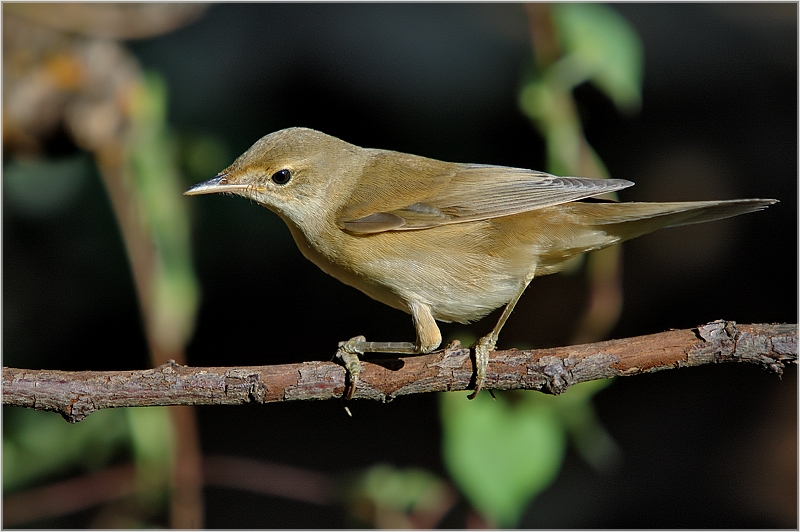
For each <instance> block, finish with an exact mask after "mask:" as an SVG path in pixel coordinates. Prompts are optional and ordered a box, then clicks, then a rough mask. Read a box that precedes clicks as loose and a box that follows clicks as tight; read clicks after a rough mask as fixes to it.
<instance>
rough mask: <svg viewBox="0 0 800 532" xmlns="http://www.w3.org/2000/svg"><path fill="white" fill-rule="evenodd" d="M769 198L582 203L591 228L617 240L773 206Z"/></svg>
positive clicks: (773, 201) (775, 201)
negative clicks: (608, 234)
mask: <svg viewBox="0 0 800 532" xmlns="http://www.w3.org/2000/svg"><path fill="white" fill-rule="evenodd" d="M777 201H778V200H773V199H740V200H722V201H687V202H675V203H637V202H631V203H586V204H584V205H585V207H586V208H587V210H588V211H590V212H591V216H588V217H587V218H585V219H586V220H591V224H590V225H592V226H595V227H597V228H598V229H602V230H603V231H606V232H607V233H610V234H613V235H615V236H616V237H618V238H619V241H621V240H628V239H631V238H635V237H637V236H641V235H644V234H647V233H650V232H652V231H655V230H657V229H661V228H663V227H678V226H681V225H690V224H697V223H702V222H711V221H714V220H722V219H723V218H730V217H731V216H737V215H739V214H745V213H748V212H754V211H760V210H762V209H766V208H767V207H768V206H770V205H772V204H774V203H777Z"/></svg>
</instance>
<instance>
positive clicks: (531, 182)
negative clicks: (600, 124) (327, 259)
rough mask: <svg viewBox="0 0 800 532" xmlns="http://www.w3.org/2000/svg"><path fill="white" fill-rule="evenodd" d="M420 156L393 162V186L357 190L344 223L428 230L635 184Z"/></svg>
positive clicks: (360, 229) (367, 229) (361, 229)
mask: <svg viewBox="0 0 800 532" xmlns="http://www.w3.org/2000/svg"><path fill="white" fill-rule="evenodd" d="M415 159H417V160H414V161H413V162H414V163H415V164H414V165H411V166H410V167H409V166H402V167H401V166H400V165H393V166H395V168H394V170H395V171H396V172H397V173H398V175H397V177H398V179H397V186H396V187H394V188H393V189H392V190H388V191H381V193H374V192H373V191H370V192H371V193H370V192H365V191H363V190H362V191H359V190H356V191H355V193H354V195H353V201H352V202H351V205H353V207H351V208H345V209H343V210H342V211H341V213H340V216H339V225H340V227H342V228H343V229H345V230H347V231H350V232H353V233H375V232H382V231H404V230H413V229H425V228H429V227H435V226H438V225H445V224H455V223H463V222H469V221H475V220H485V219H488V218H498V217H501V216H509V215H513V214H519V213H523V212H527V211H532V210H535V209H541V208H543V207H548V206H552V205H559V204H562V203H567V202H570V201H576V200H580V199H584V198H588V197H592V196H597V195H599V194H605V193H607V192H613V191H616V190H621V189H623V188H626V187H629V186H631V185H633V183H632V182H630V181H626V180H624V179H590V178H584V177H557V176H553V175H550V174H547V173H544V172H537V171H535V170H525V169H521V168H509V167H505V166H491V165H478V164H454V163H442V162H440V161H433V160H431V159H423V158H415ZM419 159H422V161H429V162H430V164H428V165H426V164H421V163H420V161H419ZM385 170H387V171H391V170H392V167H391V166H389V167H388V168H385Z"/></svg>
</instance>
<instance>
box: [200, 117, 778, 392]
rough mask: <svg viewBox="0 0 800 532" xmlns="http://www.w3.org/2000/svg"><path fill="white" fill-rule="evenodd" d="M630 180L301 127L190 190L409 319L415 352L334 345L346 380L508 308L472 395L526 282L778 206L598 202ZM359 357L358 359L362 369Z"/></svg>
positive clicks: (487, 344)
mask: <svg viewBox="0 0 800 532" xmlns="http://www.w3.org/2000/svg"><path fill="white" fill-rule="evenodd" d="M633 184H634V183H633V182H631V181H628V180H625V179H593V178H585V177H558V176H555V175H551V174H548V173H545V172H539V171H535V170H528V169H522V168H512V167H505V166H495V165H486V164H468V163H453V162H445V161H439V160H436V159H432V158H427V157H423V156H419V155H412V154H406V153H401V152H397V151H391V150H384V149H375V148H362V147H359V146H356V145H353V144H350V143H348V142H345V141H343V140H340V139H338V138H336V137H333V136H331V135H327V134H325V133H322V132H320V131H316V130H314V129H309V128H303V127H292V128H287V129H282V130H279V131H276V132H273V133H270V134H268V135H266V136H264V137H262V138H261V139H260V140H258V141H257V142H255V143H254V144H253V145H252V146H251V147H250V148H249V149H248V150H247V151H246V152H244V153H243V154H242V155H241V156H239V157H238V158H237V159H236V160H235V161H234V162H233V163H232V164H231V165H230V166H228V167H227V168H226V169H224V170H223V171H221V172H220V173H219V174H217V175H216V176H215V177H213V178H211V179H209V180H207V181H203V182H201V183H198V184H196V185H194V186H192V187H190V188H189V189H188V190H186V191H185V192H184V194H185V195H187V196H194V195H200V194H212V193H224V194H233V195H239V196H243V197H245V198H248V199H250V200H252V201H254V202H256V203H258V204H259V205H262V206H264V207H266V208H268V209H269V210H271V211H273V212H274V213H275V214H277V215H278V216H279V217H280V218H281V219H282V220H283V221H284V222H285V223H286V225H287V226H288V228H289V231H290V232H291V234H292V237H293V238H294V240H295V243H296V244H297V246H298V248H299V249H300V251H301V252H302V254H303V255H304V256H305V257H306V258H307V259H309V260H310V261H311V262H313V263H314V264H316V265H317V266H318V267H319V268H320V269H321V270H322V271H324V272H325V273H327V274H329V275H331V276H333V277H335V278H336V279H338V280H339V281H341V282H343V283H345V284H347V285H350V286H352V287H355V288H357V289H358V290H360V291H362V292H364V293H365V294H367V295H368V296H370V297H372V298H373V299H376V300H377V301H380V302H382V303H385V304H386V305H389V306H390V307H393V308H396V309H399V310H402V311H404V312H406V313H408V314H410V315H411V318H412V320H413V323H414V327H415V331H416V340H415V341H414V342H367V341H366V340H365V338H364V337H363V336H357V337H355V338H352V339H350V340H348V341H345V342H340V343H339V350H338V351H337V356H338V357H339V358H340V360H341V361H343V362H344V363H345V367H346V368H347V370H348V372H349V374H350V381H349V382H350V386H349V389H346V391H345V393H344V397H345V399H349V398H351V397H352V395H353V392H354V390H355V383H356V382H357V380H358V371H359V370H358V368H359V365H358V361H357V357H358V356H360V355H362V354H364V353H369V352H382V353H396V354H422V353H430V352H432V351H434V350H435V349H436V348H437V347H439V345H440V344H441V341H442V335H441V332H440V331H439V327H438V325H437V323H436V322H437V321H440V322H458V323H470V322H473V321H476V320H478V319H480V318H482V317H484V316H486V315H487V314H489V313H490V312H492V311H493V310H495V309H497V308H500V307H504V308H503V311H502V313H501V315H500V317H499V319H498V321H497V324H496V325H495V326H494V328H493V329H492V330H491V331H490V332H489V333H488V334H486V335H485V336H483V337H481V338H480V339H479V340H477V341H476V342H475V343H474V344H473V345H472V349H473V352H474V357H475V376H474V386H473V392H472V394H471V395H470V396H469V397H470V398H474V397H475V396H476V395H477V394H478V392H479V391H480V390H481V389H482V388H483V387H484V383H485V380H486V371H487V367H488V364H489V360H490V356H489V354H490V352H491V351H492V350H494V349H495V346H496V344H497V340H498V337H499V334H500V330H501V329H502V327H503V325H504V324H505V322H506V320H507V319H508V318H509V316H510V314H511V312H512V311H513V310H514V306H515V305H516V303H517V301H518V300H519V299H520V297H521V296H522V294H523V293H524V292H525V289H526V288H527V287H528V285H529V283H530V282H531V280H532V279H533V278H534V276H536V277H540V276H542V275H548V274H552V273H556V272H558V271H560V270H562V269H564V268H565V267H566V265H567V264H566V263H567V261H569V259H571V258H573V257H575V256H577V255H580V254H582V253H587V252H590V251H594V250H598V249H602V248H605V247H608V246H610V245H613V244H616V243H619V242H622V241H624V240H628V239H631V238H635V237H637V236H641V235H644V234H646V233H650V232H652V231H655V230H657V229H660V228H665V227H677V226H681V225H688V224H695V223H701V222H708V221H713V220H719V219H723V218H728V217H731V216H736V215H739V214H744V213H748V212H753V211H758V210H761V209H764V208H766V207H767V206H769V205H771V204H774V203H776V202H777V200H774V199H735V200H719V201H689V202H666V203H660V202H659V203H650V202H616V201H602V200H598V199H596V198H595V196H599V195H602V194H606V193H609V192H615V191H618V190H622V189H625V188H627V187H630V186H632V185H633ZM354 357H355V358H354Z"/></svg>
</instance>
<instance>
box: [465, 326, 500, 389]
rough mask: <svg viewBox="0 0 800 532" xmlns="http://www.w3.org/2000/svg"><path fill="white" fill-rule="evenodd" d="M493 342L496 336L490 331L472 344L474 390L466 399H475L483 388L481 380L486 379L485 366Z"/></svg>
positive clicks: (487, 362) (495, 341)
mask: <svg viewBox="0 0 800 532" xmlns="http://www.w3.org/2000/svg"><path fill="white" fill-rule="evenodd" d="M495 343H497V337H496V336H495V335H494V334H492V333H490V334H487V335H486V336H484V337H483V338H481V339H480V340H478V341H477V342H475V343H474V344H473V345H472V350H473V351H474V352H475V390H474V391H473V392H472V393H471V394H470V395H468V396H467V399H475V397H477V396H478V392H480V391H481V389H482V388H483V381H484V380H486V368H487V367H488V366H489V353H490V352H492V351H493V350H494V346H495ZM492 397H494V394H492Z"/></svg>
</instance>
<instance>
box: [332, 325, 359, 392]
mask: <svg viewBox="0 0 800 532" xmlns="http://www.w3.org/2000/svg"><path fill="white" fill-rule="evenodd" d="M365 341H366V338H364V337H363V336H356V337H354V338H350V339H349V340H347V341H345V342H339V349H338V350H337V351H336V355H335V356H334V359H335V360H337V361H338V362H339V363H340V364H342V366H344V371H345V380H344V392H343V393H342V399H344V400H345V401H349V400H350V399H352V398H353V394H354V393H355V391H356V384H358V377H359V375H360V374H361V360H360V359H359V355H363V354H364V353H363V351H361V350H360V349H359V348H358V344H361V343H363V342H365Z"/></svg>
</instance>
